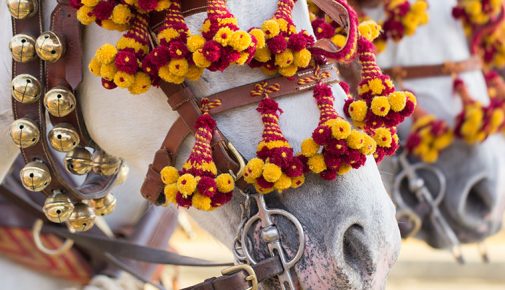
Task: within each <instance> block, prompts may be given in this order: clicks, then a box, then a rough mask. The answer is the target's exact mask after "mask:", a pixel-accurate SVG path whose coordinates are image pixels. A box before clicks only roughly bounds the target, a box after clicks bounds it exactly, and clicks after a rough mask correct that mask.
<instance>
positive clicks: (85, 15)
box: [77, 6, 96, 25]
mask: <svg viewBox="0 0 505 290" xmlns="http://www.w3.org/2000/svg"><path fill="white" fill-rule="evenodd" d="M92 12H93V8H92V7H88V6H81V8H79V10H77V20H79V22H80V23H82V24H83V25H90V24H91V23H93V22H94V21H95V20H96V17H95V16H94V15H93V14H92Z"/></svg>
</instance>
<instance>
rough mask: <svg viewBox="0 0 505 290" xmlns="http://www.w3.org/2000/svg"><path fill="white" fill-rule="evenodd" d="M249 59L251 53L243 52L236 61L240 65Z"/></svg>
mask: <svg viewBox="0 0 505 290" xmlns="http://www.w3.org/2000/svg"><path fill="white" fill-rule="evenodd" d="M248 59H249V53H247V52H241V53H240V57H239V58H238V59H237V60H236V61H235V63H236V64H238V65H243V64H244V63H246V61H247V60H248Z"/></svg>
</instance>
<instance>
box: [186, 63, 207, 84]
mask: <svg viewBox="0 0 505 290" xmlns="http://www.w3.org/2000/svg"><path fill="white" fill-rule="evenodd" d="M202 73H203V68H200V67H197V66H195V65H190V66H189V68H188V72H187V73H186V78H187V79H188V80H190V81H196V80H198V79H199V78H200V77H201V76H202Z"/></svg>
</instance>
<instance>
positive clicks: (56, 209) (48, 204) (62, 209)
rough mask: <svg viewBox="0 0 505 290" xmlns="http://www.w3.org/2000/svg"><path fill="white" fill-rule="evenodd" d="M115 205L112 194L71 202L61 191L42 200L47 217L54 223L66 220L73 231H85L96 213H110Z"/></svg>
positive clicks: (93, 220)
mask: <svg viewBox="0 0 505 290" xmlns="http://www.w3.org/2000/svg"><path fill="white" fill-rule="evenodd" d="M115 207H116V198H115V197H114V196H113V195H112V194H110V193H109V194H107V195H106V196H105V197H102V198H99V199H94V200H91V201H87V202H79V203H76V204H74V203H72V201H71V200H70V198H68V197H67V196H66V195H65V194H63V193H55V194H54V195H53V196H51V197H48V198H47V199H46V201H45V202H44V206H43V208H42V209H43V211H44V214H45V215H46V217H47V219H48V220H50V221H52V222H54V223H63V222H66V223H67V226H68V227H69V228H70V229H71V230H73V231H79V232H82V231H87V230H89V229H91V228H92V227H93V225H94V224H95V219H96V216H97V215H100V216H104V215H108V214H110V213H111V212H112V211H113V210H114V208H115Z"/></svg>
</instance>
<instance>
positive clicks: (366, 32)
mask: <svg viewBox="0 0 505 290" xmlns="http://www.w3.org/2000/svg"><path fill="white" fill-rule="evenodd" d="M358 30H359V34H360V35H361V36H363V37H364V38H366V39H368V40H369V41H373V40H374V39H376V38H377V37H378V36H379V34H380V31H381V27H380V25H379V24H377V23H376V22H375V21H373V20H365V21H363V22H362V23H360V24H359V26H358Z"/></svg>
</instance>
